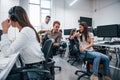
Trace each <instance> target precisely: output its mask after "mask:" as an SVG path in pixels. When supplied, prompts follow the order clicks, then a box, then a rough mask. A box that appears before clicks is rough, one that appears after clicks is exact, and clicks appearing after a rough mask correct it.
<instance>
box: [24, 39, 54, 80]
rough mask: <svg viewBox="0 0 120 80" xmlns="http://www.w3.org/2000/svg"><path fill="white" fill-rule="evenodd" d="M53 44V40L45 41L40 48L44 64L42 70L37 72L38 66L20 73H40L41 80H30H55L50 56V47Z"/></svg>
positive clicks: (37, 79) (32, 79)
mask: <svg viewBox="0 0 120 80" xmlns="http://www.w3.org/2000/svg"><path fill="white" fill-rule="evenodd" d="M53 43H54V40H53V39H47V40H46V41H45V43H44V45H43V47H42V48H41V50H42V52H43V53H44V57H45V62H44V63H43V70H39V66H35V69H25V70H23V71H22V72H33V71H38V72H42V73H43V74H42V75H43V76H42V77H43V78H42V79H40V77H41V76H40V77H37V78H31V79H30V80H54V79H55V76H54V75H55V72H54V63H55V62H54V61H53V60H52V59H51V56H52V51H51V49H52V45H53Z"/></svg>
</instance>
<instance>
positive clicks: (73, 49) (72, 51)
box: [67, 38, 80, 65]
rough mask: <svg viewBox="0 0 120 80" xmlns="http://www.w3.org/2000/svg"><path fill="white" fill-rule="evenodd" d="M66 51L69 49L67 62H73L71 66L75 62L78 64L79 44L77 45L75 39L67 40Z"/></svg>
mask: <svg viewBox="0 0 120 80" xmlns="http://www.w3.org/2000/svg"><path fill="white" fill-rule="evenodd" d="M68 49H69V60H67V62H70V61H73V62H72V63H71V65H73V64H74V63H75V62H79V61H80V57H79V54H80V52H79V43H78V40H77V38H75V39H74V40H70V39H69V46H68Z"/></svg>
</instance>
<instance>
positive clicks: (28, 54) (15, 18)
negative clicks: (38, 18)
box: [1, 6, 45, 65]
mask: <svg viewBox="0 0 120 80" xmlns="http://www.w3.org/2000/svg"><path fill="white" fill-rule="evenodd" d="M10 26H13V27H17V28H18V29H19V31H20V32H19V35H18V36H17V38H16V40H15V41H14V42H13V43H11V42H10V40H9V39H8V29H9V27H10ZM2 29H3V30H2V33H3V34H2V36H1V38H2V39H1V47H2V49H1V51H2V52H3V53H4V55H5V56H9V55H11V54H14V53H17V52H19V53H20V57H21V60H22V62H23V64H25V65H32V64H34V63H40V62H43V61H44V60H45V59H44V55H43V53H42V51H41V48H40V44H39V37H38V34H37V32H36V30H35V29H34V28H33V26H32V25H31V23H30V21H29V19H28V16H27V14H26V11H25V10H24V9H23V8H22V7H20V6H14V7H12V8H11V9H10V10H9V18H8V19H6V20H4V21H3V22H2Z"/></svg>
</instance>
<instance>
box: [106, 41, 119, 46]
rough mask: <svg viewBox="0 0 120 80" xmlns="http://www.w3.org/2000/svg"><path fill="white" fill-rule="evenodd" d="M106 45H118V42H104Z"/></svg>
mask: <svg viewBox="0 0 120 80" xmlns="http://www.w3.org/2000/svg"><path fill="white" fill-rule="evenodd" d="M104 44H107V45H120V41H113V42H104Z"/></svg>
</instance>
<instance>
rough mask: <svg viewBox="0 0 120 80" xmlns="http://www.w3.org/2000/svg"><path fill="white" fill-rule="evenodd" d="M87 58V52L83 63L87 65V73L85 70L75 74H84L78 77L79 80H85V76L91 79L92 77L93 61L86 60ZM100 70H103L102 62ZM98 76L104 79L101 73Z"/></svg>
mask: <svg viewBox="0 0 120 80" xmlns="http://www.w3.org/2000/svg"><path fill="white" fill-rule="evenodd" d="M86 56H87V51H86V53H85V57H84V58H83V62H84V64H85V65H86V70H85V71H84V70H77V71H76V72H75V74H76V75H78V73H79V72H80V73H82V74H81V75H78V79H77V80H83V79H82V78H84V77H85V76H88V77H90V76H91V75H92V71H91V70H92V65H93V59H91V58H86ZM109 58H110V57H109ZM99 69H103V62H102V61H100V64H99ZM98 76H99V77H102V76H103V75H102V73H100V72H99V73H98Z"/></svg>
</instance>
